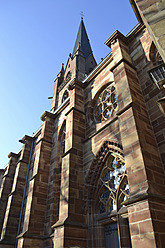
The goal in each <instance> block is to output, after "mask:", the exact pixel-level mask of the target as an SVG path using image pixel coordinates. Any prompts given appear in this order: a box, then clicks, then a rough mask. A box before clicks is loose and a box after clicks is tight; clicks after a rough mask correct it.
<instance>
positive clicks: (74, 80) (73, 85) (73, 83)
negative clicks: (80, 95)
mask: <svg viewBox="0 0 165 248" xmlns="http://www.w3.org/2000/svg"><path fill="white" fill-rule="evenodd" d="M77 85H78V86H80V87H81V88H83V87H84V84H83V83H82V82H81V81H79V80H77V79H76V78H74V79H73V80H72V81H71V82H70V84H69V85H68V90H72V89H73V88H74V87H75V86H77Z"/></svg>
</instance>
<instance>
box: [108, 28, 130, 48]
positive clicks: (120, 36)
mask: <svg viewBox="0 0 165 248" xmlns="http://www.w3.org/2000/svg"><path fill="white" fill-rule="evenodd" d="M116 40H122V41H123V42H124V43H127V38H126V37H125V36H124V35H123V34H122V33H120V32H119V31H118V30H116V31H115V32H114V33H113V34H112V35H111V36H110V37H109V38H108V39H107V40H106V42H105V43H104V44H105V45H107V46H108V47H110V48H111V44H112V43H113V42H114V41H116Z"/></svg>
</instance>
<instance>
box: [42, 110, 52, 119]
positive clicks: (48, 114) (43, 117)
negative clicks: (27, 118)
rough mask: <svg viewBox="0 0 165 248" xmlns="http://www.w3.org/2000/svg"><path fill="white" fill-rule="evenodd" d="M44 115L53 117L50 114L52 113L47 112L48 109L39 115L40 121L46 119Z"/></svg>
mask: <svg viewBox="0 0 165 248" xmlns="http://www.w3.org/2000/svg"><path fill="white" fill-rule="evenodd" d="M46 117H49V118H52V119H54V114H52V113H50V112H48V111H45V112H44V113H43V114H42V115H41V117H40V119H41V121H45V120H46Z"/></svg>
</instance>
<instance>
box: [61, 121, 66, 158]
mask: <svg viewBox="0 0 165 248" xmlns="http://www.w3.org/2000/svg"><path fill="white" fill-rule="evenodd" d="M65 133H66V125H65V126H64V127H63V130H62V133H61V137H60V160H61V157H62V155H63V154H64V153H65Z"/></svg>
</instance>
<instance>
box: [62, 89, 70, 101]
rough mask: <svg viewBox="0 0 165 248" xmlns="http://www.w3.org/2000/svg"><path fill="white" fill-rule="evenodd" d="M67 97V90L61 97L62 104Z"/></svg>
mask: <svg viewBox="0 0 165 248" xmlns="http://www.w3.org/2000/svg"><path fill="white" fill-rule="evenodd" d="M68 97H69V93H68V91H67V90H65V92H64V94H63V96H62V103H63V102H64V101H65V100H66V99H67V98H68Z"/></svg>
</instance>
